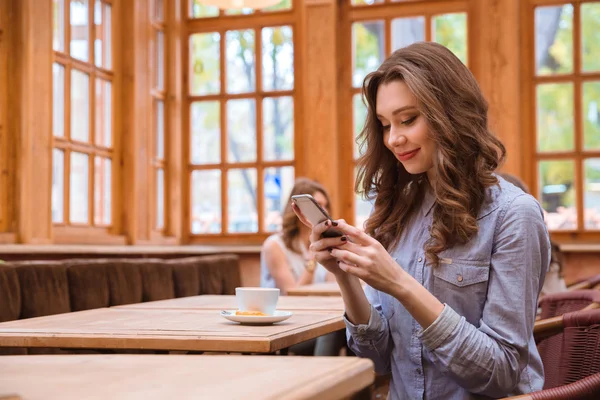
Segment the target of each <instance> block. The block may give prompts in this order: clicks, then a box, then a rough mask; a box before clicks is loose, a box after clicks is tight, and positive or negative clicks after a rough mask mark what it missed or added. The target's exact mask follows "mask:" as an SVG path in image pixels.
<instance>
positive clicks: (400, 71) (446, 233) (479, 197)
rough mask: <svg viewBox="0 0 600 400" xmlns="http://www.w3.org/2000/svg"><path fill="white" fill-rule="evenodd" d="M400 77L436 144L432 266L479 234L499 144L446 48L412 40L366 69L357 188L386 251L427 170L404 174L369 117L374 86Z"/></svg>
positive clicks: (484, 108) (472, 86)
mask: <svg viewBox="0 0 600 400" xmlns="http://www.w3.org/2000/svg"><path fill="white" fill-rule="evenodd" d="M396 80H400V81H403V82H404V83H405V84H406V85H407V86H408V88H409V89H410V91H411V92H412V94H413V95H414V96H415V98H416V99H417V108H418V110H419V112H420V113H421V115H422V116H423V117H424V118H425V119H426V121H427V124H428V128H429V136H430V138H431V140H433V141H434V143H435V144H436V152H435V153H434V160H433V165H434V166H433V168H434V170H435V177H436V178H435V182H434V184H433V185H431V186H432V189H433V194H434V196H435V206H434V209H433V223H432V225H431V228H430V238H429V240H428V241H427V242H426V244H425V255H426V257H427V260H428V261H429V262H430V263H431V264H433V265H434V266H437V265H438V263H439V257H438V254H439V253H440V252H442V251H444V250H446V249H449V248H451V247H453V246H454V245H456V244H464V243H466V242H468V241H469V239H471V238H472V237H473V236H474V235H475V234H477V232H478V229H479V228H478V225H477V214H478V213H479V211H480V209H481V207H482V205H483V203H484V200H485V197H486V189H487V188H488V187H490V186H492V185H494V184H497V183H498V180H497V179H496V177H495V175H494V171H495V170H496V169H497V168H498V166H499V165H500V164H501V163H502V162H503V161H504V158H505V154H506V150H505V148H504V146H503V144H502V143H501V142H500V141H499V140H498V139H497V138H496V137H495V136H494V134H493V133H492V132H491V131H490V129H489V127H488V104H487V101H486V100H485V98H484V97H483V95H482V93H481V90H480V89H479V85H478V84H477V81H476V80H475V78H474V77H473V75H472V74H471V72H470V71H469V70H468V69H467V67H466V66H465V65H464V64H463V63H462V62H461V61H460V60H459V59H458V58H457V57H456V56H455V55H454V54H453V53H452V52H451V51H450V50H448V49H447V48H445V47H444V46H442V45H439V44H437V43H431V42H419V43H415V44H412V45H410V46H408V47H404V48H401V49H399V50H396V51H395V52H394V53H393V54H392V55H391V56H390V57H389V58H388V59H387V60H385V61H384V62H383V64H381V66H380V67H379V69H377V70H376V71H374V72H372V73H370V74H368V75H367V77H366V78H365V80H364V82H363V87H362V95H363V100H364V101H365V102H366V105H367V108H368V111H367V118H366V122H365V126H364V128H363V130H362V132H361V134H360V135H359V137H358V141H359V145H360V149H361V151H362V152H363V155H362V156H361V157H360V159H359V160H358V167H359V171H358V177H357V180H356V188H355V189H356V191H357V192H359V193H360V194H362V195H363V196H365V197H367V198H369V199H375V207H374V211H373V213H372V214H371V216H370V218H369V219H368V220H367V221H366V223H365V231H366V232H367V233H368V234H369V235H371V236H373V237H374V238H375V239H377V240H378V241H379V242H381V244H383V246H384V247H386V248H387V249H388V250H391V249H392V248H393V247H394V246H396V244H397V243H398V240H399V239H400V237H401V235H402V233H403V229H404V227H405V226H406V225H407V223H408V221H409V219H410V218H411V217H412V215H413V214H414V213H415V212H417V211H418V210H419V208H420V206H421V203H422V200H423V197H424V195H425V192H426V190H428V189H427V187H428V186H429V183H428V178H427V174H426V173H423V174H418V175H411V174H409V173H408V172H407V171H406V169H404V167H403V166H402V164H401V163H400V162H398V161H397V160H396V158H395V157H394V155H393V154H392V152H390V151H389V150H388V149H387V148H386V147H385V144H384V141H383V129H382V124H381V122H380V121H379V120H378V119H377V116H376V98H377V90H378V88H379V86H380V85H382V84H385V83H389V82H392V81H396Z"/></svg>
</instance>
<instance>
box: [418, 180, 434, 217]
mask: <svg viewBox="0 0 600 400" xmlns="http://www.w3.org/2000/svg"><path fill="white" fill-rule="evenodd" d="M434 205H435V195H434V194H433V189H431V186H429V184H427V187H426V189H425V195H424V196H423V204H421V214H422V215H423V216H424V217H426V216H428V215H429V213H430V212H431V210H432V209H433V206H434Z"/></svg>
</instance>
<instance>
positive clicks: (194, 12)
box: [189, 0, 219, 18]
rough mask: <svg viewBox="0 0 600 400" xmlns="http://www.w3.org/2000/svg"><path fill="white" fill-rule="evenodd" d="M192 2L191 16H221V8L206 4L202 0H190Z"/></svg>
mask: <svg viewBox="0 0 600 400" xmlns="http://www.w3.org/2000/svg"><path fill="white" fill-rule="evenodd" d="M189 1H190V2H191V5H192V6H191V8H190V17H192V18H206V17H217V16H219V8H218V7H213V6H205V5H204V4H202V0H189Z"/></svg>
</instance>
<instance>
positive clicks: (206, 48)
mask: <svg viewBox="0 0 600 400" xmlns="http://www.w3.org/2000/svg"><path fill="white" fill-rule="evenodd" d="M220 38H221V35H220V34H219V33H217V32H213V33H197V34H194V35H190V76H191V79H190V93H191V94H192V95H203V94H215V93H219V92H220V90H221V80H220V76H221V75H220V74H221V70H220V66H219V63H220V61H219V59H220V49H219V41H220Z"/></svg>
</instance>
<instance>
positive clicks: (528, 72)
mask: <svg viewBox="0 0 600 400" xmlns="http://www.w3.org/2000/svg"><path fill="white" fill-rule="evenodd" d="M593 2H596V3H598V2H597V0H527V1H524V2H522V3H521V26H522V27H523V31H524V35H523V38H522V46H521V50H520V51H521V59H522V68H521V81H522V83H523V84H522V85H521V88H522V89H521V101H522V103H521V104H522V108H523V110H525V114H524V115H523V117H522V118H521V127H522V128H521V131H522V132H524V135H523V138H524V139H523V150H524V153H523V154H524V155H525V156H524V157H523V178H524V180H525V182H526V183H527V184H528V186H529V188H530V190H531V192H532V194H534V196H536V197H538V194H539V184H538V183H539V174H538V161H543V160H569V161H573V162H574V164H575V176H574V180H573V182H574V184H575V187H576V192H575V193H576V194H575V197H576V202H575V207H576V210H577V228H576V229H572V230H553V231H550V233H551V237H552V239H553V240H555V241H557V242H559V243H572V242H579V243H580V242H581V241H585V242H589V241H592V242H599V241H600V230H586V229H585V228H584V224H585V220H584V183H583V178H584V176H583V175H584V171H583V162H584V160H585V159H588V158H600V149H598V150H592V151H586V150H584V149H583V121H582V119H581V115H582V114H581V110H582V84H583V83H584V82H587V81H600V71H597V72H582V71H581V68H580V67H581V13H580V7H581V4H584V3H593ZM566 4H572V5H573V72H572V73H569V74H556V75H542V76H537V75H536V66H535V58H534V57H532V56H531V54H533V52H532V50H533V49H535V8H537V7H540V6H560V5H566ZM539 83H573V96H574V99H573V100H574V101H573V117H574V118H573V123H574V127H573V128H574V129H573V135H574V138H573V140H574V148H573V150H572V151H564V152H544V153H538V151H537V133H536V132H537V129H536V127H537V123H536V113H537V109H536V106H537V104H536V85H537V84H539Z"/></svg>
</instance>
